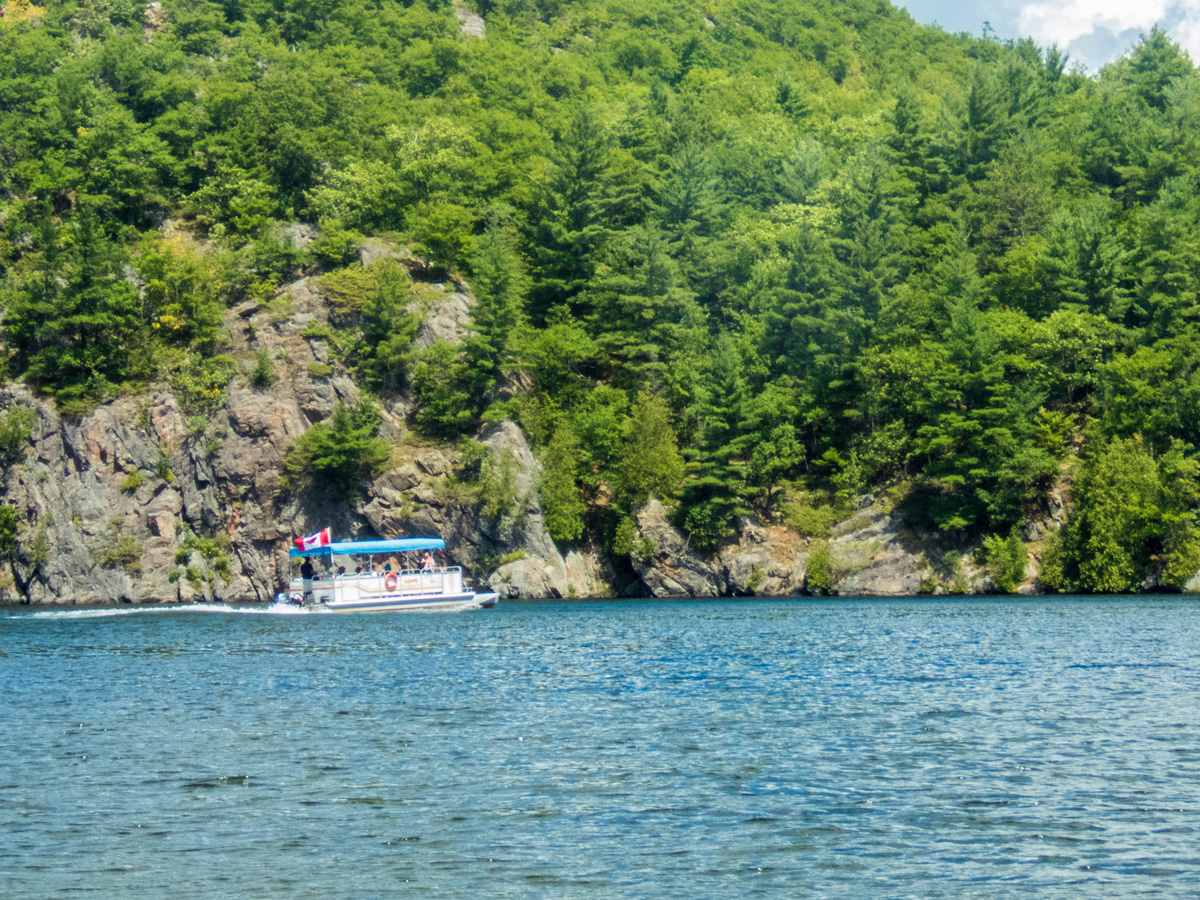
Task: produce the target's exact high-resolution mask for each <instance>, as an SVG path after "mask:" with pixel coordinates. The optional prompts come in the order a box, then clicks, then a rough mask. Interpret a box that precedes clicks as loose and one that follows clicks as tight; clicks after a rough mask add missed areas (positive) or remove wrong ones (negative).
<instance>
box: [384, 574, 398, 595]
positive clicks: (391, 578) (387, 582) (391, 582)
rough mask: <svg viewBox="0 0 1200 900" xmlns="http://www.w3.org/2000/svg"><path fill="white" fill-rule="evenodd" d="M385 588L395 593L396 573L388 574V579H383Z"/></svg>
mask: <svg viewBox="0 0 1200 900" xmlns="http://www.w3.org/2000/svg"><path fill="white" fill-rule="evenodd" d="M383 586H384V587H385V588H387V589H388V590H389V591H394V590H395V589H396V573H395V572H388V573H387V577H386V578H384V579H383Z"/></svg>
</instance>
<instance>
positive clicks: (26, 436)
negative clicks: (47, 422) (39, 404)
mask: <svg viewBox="0 0 1200 900" xmlns="http://www.w3.org/2000/svg"><path fill="white" fill-rule="evenodd" d="M36 421H37V414H36V413H34V411H33V410H32V409H30V408H29V407H27V406H14V407H12V408H11V409H9V410H8V411H7V412H6V413H4V414H3V415H0V466H4V467H8V466H14V465H19V464H20V463H22V462H24V461H25V454H26V453H27V452H28V451H29V443H30V441H31V440H32V439H33V425H34V422H36Z"/></svg>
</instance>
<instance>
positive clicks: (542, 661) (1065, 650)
mask: <svg viewBox="0 0 1200 900" xmlns="http://www.w3.org/2000/svg"><path fill="white" fill-rule="evenodd" d="M263 613H264V611H263V610H253V609H245V610H230V609H229V608H227V607H221V606H211V607H202V608H173V609H156V610H142V609H119V610H78V611H76V610H71V611H50V612H45V611H40V612H34V611H29V610H13V611H9V612H8V614H6V615H3V616H0V684H3V685H4V689H5V704H4V706H3V707H0V708H2V709H3V712H2V713H0V726H3V727H0V758H2V759H4V760H5V765H4V768H3V769H2V770H0V834H3V835H4V838H5V840H4V841H2V842H0V896H3V897H5V898H12V900H33V898H43V897H49V896H57V895H60V894H62V895H66V894H72V893H80V894H92V895H95V896H102V897H105V898H126V897H129V898H133V897H139V898H140V897H151V896H154V897H156V896H187V897H189V898H191V897H195V898H210V897H211V898H218V897H227V896H230V895H234V894H236V895H238V896H241V897H250V898H276V897H279V898H283V897H287V898H295V897H300V898H310V897H311V898H314V900H315V898H321V900H326V898H361V897H364V896H383V895H388V896H395V895H402V896H403V895H409V894H412V895H425V896H452V897H458V896H467V895H480V896H519V897H553V898H576V897H578V898H595V897H607V896H619V897H644V896H654V897H680V898H688V900H697V898H725V897H728V896H730V895H731V894H735V893H748V894H752V895H759V896H770V897H778V896H813V897H828V898H835V900H837V898H862V897H923V898H947V900H949V898H955V900H960V898H1018V897H1020V898H1026V897H1030V896H1036V897H1039V898H1068V897H1070V898H1075V897H1079V896H1104V897H1106V898H1136V897H1153V896H1166V897H1177V896H1190V895H1194V894H1196V893H1197V891H1198V888H1200V854H1198V853H1197V852H1196V849H1195V848H1196V846H1197V844H1196V838H1197V831H1198V830H1200V828H1198V827H1197V826H1196V825H1194V824H1193V823H1194V822H1196V821H1197V814H1198V813H1200V747H1198V746H1197V742H1196V730H1195V725H1196V723H1197V722H1198V721H1200V715H1198V714H1200V691H1198V690H1197V688H1198V687H1200V665H1198V664H1200V640H1198V638H1200V625H1198V624H1197V620H1196V617H1195V607H1194V605H1193V604H1192V603H1191V602H1190V601H1187V600H1114V601H1101V602H1095V601H1089V602H1081V601H1077V600H1051V601H1045V600H1038V601H1025V600H1022V601H1008V600H994V601H993V600H980V601H961V600H960V601H954V602H943V601H934V600H921V601H894V602H871V601H861V602H859V601H787V602H757V601H748V602H694V603H691V602H689V603H661V602H619V603H569V604H524V605H521V604H508V605H502V606H501V607H498V608H497V609H495V610H492V611H490V612H486V613H469V614H462V615H439V616H423V615H407V616H309V615H299V616H296V615H279V614H277V613H276V612H268V613H267V614H263Z"/></svg>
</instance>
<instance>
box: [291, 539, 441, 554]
mask: <svg viewBox="0 0 1200 900" xmlns="http://www.w3.org/2000/svg"><path fill="white" fill-rule="evenodd" d="M445 546H446V542H445V541H443V540H442V539H441V538H429V537H415V538H396V539H394V540H390V541H340V542H336V543H333V544H326V545H325V546H324V547H313V548H312V549H311V550H297V549H296V548H295V547H293V548H292V549H291V550H289V551H288V556H292V557H295V556H350V555H352V554H353V555H357V556H364V555H367V554H372V553H381V554H382V553H409V552H411V551H413V550H441V549H443V548H444V547H445Z"/></svg>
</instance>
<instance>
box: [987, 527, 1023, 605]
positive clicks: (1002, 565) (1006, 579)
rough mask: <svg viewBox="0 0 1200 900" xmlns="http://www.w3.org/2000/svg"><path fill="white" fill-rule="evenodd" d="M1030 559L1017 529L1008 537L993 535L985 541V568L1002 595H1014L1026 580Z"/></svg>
mask: <svg viewBox="0 0 1200 900" xmlns="http://www.w3.org/2000/svg"><path fill="white" fill-rule="evenodd" d="M1028 559H1029V553H1028V551H1027V550H1026V549H1025V544H1024V542H1023V541H1022V540H1021V535H1020V533H1019V532H1018V531H1017V529H1016V528H1014V529H1013V530H1012V531H1011V532H1009V535H1008V537H1001V536H1000V535H998V534H992V535H988V536H987V537H985V538H984V539H983V564H984V568H985V569H986V570H987V573H988V575H990V576H991V579H992V584H994V585H995V586H996V589H997V590H999V591H1000V592H1001V593H1004V594H1011V593H1013V592H1014V591H1016V589H1017V587H1018V586H1020V584H1021V582H1023V581H1024V580H1025V565H1026V563H1027V562H1028Z"/></svg>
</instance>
